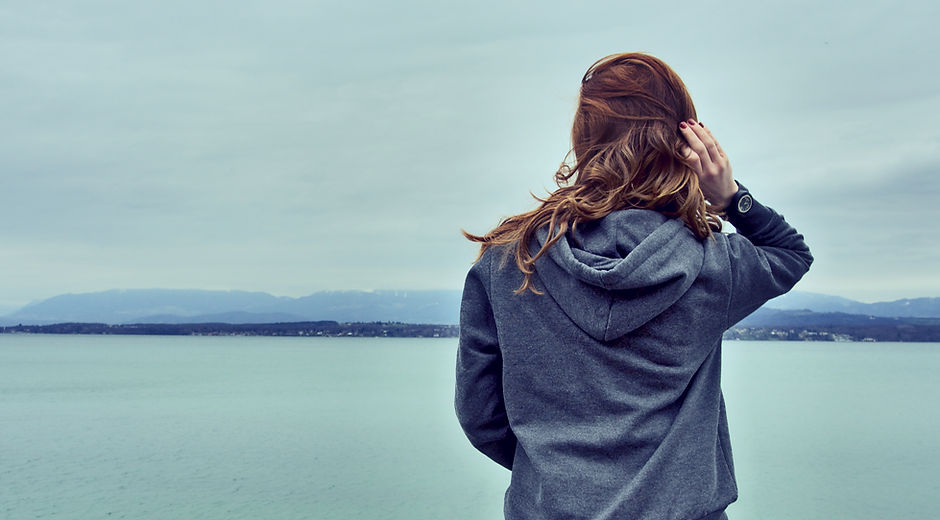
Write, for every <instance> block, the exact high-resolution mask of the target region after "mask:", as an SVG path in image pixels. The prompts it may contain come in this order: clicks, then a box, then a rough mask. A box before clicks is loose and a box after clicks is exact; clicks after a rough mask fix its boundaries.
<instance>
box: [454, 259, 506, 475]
mask: <svg viewBox="0 0 940 520" xmlns="http://www.w3.org/2000/svg"><path fill="white" fill-rule="evenodd" d="M489 266H490V263H489V261H488V257H486V256H484V258H483V259H481V260H480V261H479V262H477V263H476V264H475V265H474V266H473V267H472V268H471V269H470V273H469V274H467V280H466V283H465V285H464V291H463V300H462V302H461V304H460V341H459V345H458V348H457V389H456V399H455V408H456V410H457V419H458V420H459V421H460V425H461V427H462V428H463V431H464V433H465V434H466V435H467V438H468V439H469V440H470V443H471V444H473V446H474V447H476V448H477V449H478V450H480V451H481V452H483V454H484V455H486V456H487V457H489V458H491V459H493V460H494V461H496V462H497V463H499V464H501V465H502V466H504V467H506V468H507V469H510V470H511V469H512V461H513V457H514V456H515V451H516V436H515V435H514V434H513V432H512V429H510V427H509V420H508V418H507V416H506V406H505V402H504V401H503V385H502V371H503V361H502V355H501V354H500V350H499V342H498V338H497V334H496V323H495V321H494V319H493V310H492V307H491V306H490V301H489V294H488V293H489V291H488V289H489V278H490V273H489V269H490V267H489Z"/></svg>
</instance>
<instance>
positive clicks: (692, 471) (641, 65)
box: [456, 53, 813, 520]
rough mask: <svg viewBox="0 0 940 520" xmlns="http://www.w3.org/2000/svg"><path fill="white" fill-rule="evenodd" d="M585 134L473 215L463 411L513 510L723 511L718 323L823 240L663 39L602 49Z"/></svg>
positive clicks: (536, 513)
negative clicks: (506, 207) (774, 191)
mask: <svg viewBox="0 0 940 520" xmlns="http://www.w3.org/2000/svg"><path fill="white" fill-rule="evenodd" d="M571 137H572V147H573V149H572V152H573V154H574V162H573V164H571V165H564V164H563V165H562V167H561V168H560V169H559V171H558V172H557V174H556V179H557V181H558V183H559V186H560V187H559V189H558V190H557V191H555V192H554V193H552V194H551V195H549V196H548V197H547V198H546V199H544V200H542V199H540V202H541V204H540V206H539V207H538V208H537V209H535V210H533V211H530V212H528V213H523V214H521V215H517V216H514V217H510V218H508V219H506V220H504V221H503V222H502V223H501V224H500V225H499V226H497V227H496V229H494V230H492V231H491V232H489V233H487V234H485V235H482V236H476V235H470V234H467V237H468V238H469V239H470V240H473V241H476V242H480V243H481V244H482V247H481V252H480V257H479V258H478V261H477V262H476V263H475V264H474V265H473V267H472V268H471V269H470V272H469V274H468V275H467V279H466V285H465V287H464V294H463V302H462V305H461V314H460V342H459V352H458V358H457V392H456V408H457V415H458V418H459V420H460V422H461V425H462V426H463V428H464V431H465V432H466V434H467V436H468V438H469V439H470V441H471V442H472V444H473V445H474V446H476V447H477V449H479V450H480V451H481V452H483V453H484V454H486V455H487V456H489V457H490V458H491V459H493V460H494V461H496V462H497V463H499V464H501V465H503V466H505V467H506V468H508V469H510V470H511V471H512V479H511V483H510V486H509V489H508V490H507V492H506V497H505V506H504V507H505V516H506V518H511V519H528V518H540V519H541V518H558V519H571V518H592V519H601V518H603V519H657V520H658V519H718V518H726V516H725V513H724V510H725V508H726V507H727V505H728V504H730V503H731V502H733V501H734V500H735V498H736V497H737V487H736V484H735V480H734V468H733V465H732V460H731V446H730V443H729V437H728V427H727V421H726V417H725V409H724V401H723V398H722V394H721V388H720V375H721V335H722V332H724V331H725V330H726V329H727V328H728V327H730V326H731V325H733V324H734V323H736V322H737V321H739V320H740V319H742V318H743V317H745V316H747V315H748V314H749V313H751V312H752V311H754V310H755V309H757V308H758V307H760V306H761V305H762V304H763V303H764V302H765V301H767V300H769V299H770V298H773V297H774V296H777V295H780V294H783V293H784V292H786V291H788V290H789V289H790V288H791V287H792V286H793V285H794V284H795V283H796V282H797V281H798V280H799V279H800V277H802V275H803V274H804V273H806V271H807V270H808V269H809V266H810V264H811V263H812V260H813V259H812V256H811V255H810V252H809V249H808V248H807V247H806V244H805V243H804V242H803V237H802V236H801V235H799V234H798V233H797V232H796V230H794V229H793V228H792V227H790V226H789V225H788V224H787V223H786V222H785V221H784V220H783V218H782V217H781V216H780V215H778V214H777V213H776V212H774V211H773V210H772V209H770V208H768V207H766V206H763V205H761V204H760V203H758V202H757V201H755V200H754V198H753V196H752V195H751V194H749V193H748V192H747V190H745V189H744V188H743V186H741V185H740V184H738V183H737V182H736V181H734V179H733V178H732V175H731V165H730V163H729V161H728V157H727V155H726V154H725V153H724V151H723V150H722V149H721V147H720V146H719V145H718V142H717V141H716V140H715V139H714V137H713V136H712V134H711V132H710V131H709V130H708V128H707V127H705V126H704V125H703V124H702V123H701V122H697V117H696V114H695V108H694V106H693V105H692V100H691V98H690V97H689V94H688V93H687V92H686V89H685V86H684V85H683V83H682V81H681V80H680V79H679V77H678V76H677V75H676V74H675V73H674V72H673V71H672V70H671V69H670V68H669V67H668V66H667V65H666V64H664V63H663V62H661V61H660V60H658V59H656V58H654V57H652V56H649V55H645V54H638V53H630V54H619V55H614V56H609V57H607V58H604V59H602V60H600V61H598V62H597V63H595V64H594V65H593V66H591V68H590V69H588V71H587V73H586V74H585V76H584V78H583V80H582V84H581V94H580V98H579V104H578V109H577V112H576V114H575V118H574V125H573V128H572V133H571ZM720 217H725V218H727V219H728V220H729V221H730V222H731V223H732V224H733V225H734V227H735V228H736V229H737V233H736V234H723V233H721V232H720V230H721V220H720Z"/></svg>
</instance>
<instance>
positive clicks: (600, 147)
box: [463, 53, 721, 293]
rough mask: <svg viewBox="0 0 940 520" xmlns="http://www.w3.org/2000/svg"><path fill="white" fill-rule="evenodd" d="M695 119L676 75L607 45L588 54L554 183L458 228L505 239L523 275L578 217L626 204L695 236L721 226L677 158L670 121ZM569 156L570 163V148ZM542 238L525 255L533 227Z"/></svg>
mask: <svg viewBox="0 0 940 520" xmlns="http://www.w3.org/2000/svg"><path fill="white" fill-rule="evenodd" d="M688 119H697V118H696V114H695V106H694V105H693V104H692V98H691V97H690V96H689V93H688V91H687V90H686V88H685V85H684V84H683V83H682V80H681V79H679V76H678V75H676V73H675V72H673V70H672V69H671V68H669V66H668V65H666V64H665V63H663V62H662V61H660V60H659V59H657V58H654V57H653V56H650V55H648V54H642V53H624V54H614V55H611V56H608V57H606V58H602V59H600V60H598V61H597V62H595V63H594V64H593V65H591V67H590V68H589V69H588V70H587V72H586V73H585V74H584V78H583V79H582V80H581V94H580V96H579V99H578V109H577V111H576V112H575V116H574V124H573V125H572V128H571V143H572V149H571V151H570V152H569V153H568V155H567V156H566V157H565V161H563V162H562V165H561V167H560V168H559V169H558V171H557V172H556V173H555V181H556V182H557V183H558V186H559V187H558V189H557V190H555V191H554V192H553V193H551V194H550V195H548V197H546V198H544V199H541V198H538V197H536V199H537V200H538V201H539V202H540V203H541V204H540V206H539V207H538V208H537V209H534V210H532V211H529V212H526V213H522V214H520V215H515V216H512V217H509V218H507V219H505V220H504V221H502V222H501V223H500V224H499V225H498V226H496V228H495V229H493V230H492V231H490V232H489V233H487V234H485V235H482V236H480V235H473V234H470V233H467V232H466V231H464V232H463V234H464V236H466V237H467V238H468V239H469V240H471V241H474V242H479V243H480V244H481V247H480V255H482V254H483V253H484V252H485V251H486V250H487V249H488V248H490V247H493V246H500V245H509V246H510V247H511V248H512V250H513V251H514V254H515V259H516V265H517V266H518V268H519V270H520V271H522V273H523V274H524V275H525V281H524V282H523V284H522V286H521V287H519V288H518V289H517V290H516V292H517V293H522V292H524V291H526V290H527V289H530V290H532V291H533V292H538V291H537V290H536V289H535V287H533V285H532V274H533V273H534V272H535V260H536V259H538V258H539V257H540V256H542V255H543V254H544V253H545V252H546V251H548V249H549V248H550V247H551V246H552V245H554V244H555V242H557V241H558V240H559V239H560V238H561V237H562V236H563V235H565V233H567V232H568V231H569V230H573V229H575V228H576V227H577V225H578V224H579V223H582V222H588V221H591V220H596V219H600V218H603V217H605V216H607V215H608V214H610V213H612V212H614V211H617V210H620V209H626V208H639V209H650V210H654V211H658V212H660V213H663V214H664V215H667V216H670V217H674V218H678V219H681V220H682V221H683V222H684V223H685V225H686V226H688V228H689V229H690V230H692V232H693V233H695V235H696V236H698V237H699V238H702V239H704V238H706V237H710V236H711V234H712V233H713V232H716V231H719V230H720V229H721V221H720V219H719V218H718V214H717V212H716V211H714V210H713V209H712V208H711V207H710V206H709V205H708V204H707V203H706V201H705V197H704V195H702V191H701V189H700V188H699V184H698V177H697V176H696V175H695V173H694V172H693V171H692V169H691V168H689V166H688V165H687V164H686V163H685V161H684V158H683V150H684V148H685V147H686V143H685V140H684V139H683V138H682V137H681V136H680V134H679V123H680V122H681V121H686V120H688ZM572 156H573V158H574V161H573V163H570V164H569V161H568V159H569V157H572ZM546 225H547V226H548V240H547V241H546V242H545V243H544V244H543V245H542V247H541V248H540V249H539V250H538V251H537V252H536V253H535V254H534V255H533V254H532V253H531V251H530V250H529V247H528V246H529V245H530V244H531V243H532V241H533V238H534V236H535V232H536V230H538V229H539V228H541V227H543V226H546Z"/></svg>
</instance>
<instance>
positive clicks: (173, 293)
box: [0, 289, 940, 325]
mask: <svg viewBox="0 0 940 520" xmlns="http://www.w3.org/2000/svg"><path fill="white" fill-rule="evenodd" d="M459 309H460V291H459V290H419V291H405V290H399V291H395V290H382V291H322V292H316V293H313V294H310V295H307V296H302V297H299V298H290V297H285V296H273V295H271V294H268V293H264V292H249V291H207V290H196V289H189V290H187V289H116V290H110V291H102V292H94V293H83V294H63V295H59V296H55V297H52V298H49V299H47V300H43V301H39V302H35V303H32V304H30V305H27V306H25V307H23V308H22V309H19V310H18V311H15V312H13V313H11V314H8V315H6V316H3V317H0V325H17V324H25V325H43V324H51V323H64V322H84V323H108V324H127V323H210V322H211V323H274V322H292V321H319V320H332V321H338V322H375V321H382V322H402V323H428V324H431V323H434V324H456V323H457V322H458V320H459ZM772 310H778V311H788V312H785V313H779V312H778V313H773V312H770V311H772ZM803 310H805V311H811V312H810V314H807V313H805V312H804V313H800V312H795V311H803ZM813 313H818V314H826V315H829V316H813V315H811V314H813ZM840 314H841V315H859V316H863V317H864V316H876V317H883V318H902V317H903V318H940V298H914V299H901V300H895V301H892V302H876V303H863V302H859V301H855V300H850V299H848V298H842V297H839V296H832V295H826V294H818V293H811V292H802V291H794V292H791V293H789V294H786V295H784V296H781V297H779V298H775V299H773V300H771V301H770V302H768V303H767V304H766V305H764V307H763V308H762V309H761V310H760V311H759V312H757V313H755V314H753V315H752V316H750V317H748V318H747V319H745V320H744V321H743V322H742V324H748V325H749V324H751V323H754V324H757V323H761V324H764V323H766V322H767V321H766V320H770V319H773V320H776V321H777V322H781V323H783V322H785V323H797V322H801V323H816V322H818V321H819V320H824V321H825V320H829V321H830V322H831V321H833V320H835V321H845V320H846V319H847V318H837V317H834V316H832V315H840ZM854 319H855V318H853V320H854ZM751 320H759V321H751Z"/></svg>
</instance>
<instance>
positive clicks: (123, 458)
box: [0, 335, 940, 520]
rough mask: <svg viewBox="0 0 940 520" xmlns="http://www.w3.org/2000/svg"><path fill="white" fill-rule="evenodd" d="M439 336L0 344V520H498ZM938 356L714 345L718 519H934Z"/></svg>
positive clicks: (917, 348)
mask: <svg viewBox="0 0 940 520" xmlns="http://www.w3.org/2000/svg"><path fill="white" fill-rule="evenodd" d="M455 346H456V342H455V340H452V339H391V338H381V339H360V338H242V337H222V338H219V337H153V336H143V337H128V336H45V335H37V336H25V335H0V518H3V519H13V520H18V519H33V518H55V519H63V518H66V519H72V518H74V519H92V518H133V519H163V518H187V519H190V518H192V519H223V518H224V519H248V518H252V519H255V518H265V519H353V518H355V519H358V518H363V519H399V518H401V519H405V518H407V519H444V518H446V519H489V518H501V516H502V515H501V506H502V504H501V500H502V493H503V490H504V489H505V486H506V485H507V483H508V479H509V474H508V472H506V471H504V470H502V469H500V468H499V467H497V466H496V465H495V464H492V463H489V462H488V461H487V460H486V459H485V458H483V457H482V456H481V455H478V454H477V453H476V452H475V451H474V450H473V449H472V448H470V447H469V445H468V444H467V443H466V442H465V441H464V439H463V436H462V434H461V432H460V430H459V428H458V426H457V424H456V421H455V419H454V417H453V407H452V395H453V392H452V386H453V363H454V349H455ZM938 370H940V345H938V344H862V343H850V344H848V343H847V344H832V343H829V344H823V343H786V344H785V343H760V342H729V343H726V344H725V372H724V386H725V396H726V400H727V404H728V409H729V419H730V422H731V432H732V442H733V446H734V455H735V461H736V465H737V472H738V480H739V486H740V491H741V498H740V500H739V502H738V503H737V504H735V505H733V506H732V509H730V510H729V513H730V514H731V515H732V517H733V518H735V519H745V518H746V519H751V518H763V519H781V518H798V519H817V518H818V519H832V518H852V519H876V518H877V519H882V518H936V517H940V488H938V482H940V435H937V433H938V432H940V412H938V411H937V400H938V398H940V379H938V378H937V373H938Z"/></svg>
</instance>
